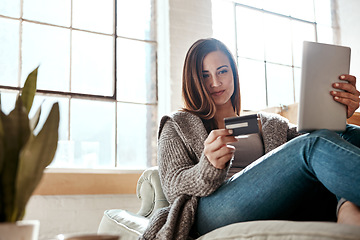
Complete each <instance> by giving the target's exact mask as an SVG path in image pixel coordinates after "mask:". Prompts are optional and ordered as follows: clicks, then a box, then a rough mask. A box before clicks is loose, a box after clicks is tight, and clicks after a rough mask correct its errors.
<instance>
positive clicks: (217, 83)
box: [210, 76, 222, 88]
mask: <svg viewBox="0 0 360 240" xmlns="http://www.w3.org/2000/svg"><path fill="white" fill-rule="evenodd" d="M221 85H222V82H221V81H220V79H219V78H218V77H217V76H215V77H213V78H212V81H211V84H210V87H213V88H214V87H220V86H221Z"/></svg>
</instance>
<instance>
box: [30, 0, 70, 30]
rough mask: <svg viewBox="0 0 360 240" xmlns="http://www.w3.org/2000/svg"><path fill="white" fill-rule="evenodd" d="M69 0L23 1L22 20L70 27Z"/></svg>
mask: <svg viewBox="0 0 360 240" xmlns="http://www.w3.org/2000/svg"><path fill="white" fill-rule="evenodd" d="M70 14H71V0H51V1H49V0H24V16H23V17H24V18H25V19H29V20H34V21H40V22H44V23H50V24H55V25H60V26H66V27H70V19H71V16H70Z"/></svg>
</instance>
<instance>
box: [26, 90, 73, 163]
mask: <svg viewBox="0 0 360 240" xmlns="http://www.w3.org/2000/svg"><path fill="white" fill-rule="evenodd" d="M55 102H58V103H59V111H60V122H59V141H58V146H57V149H56V154H55V156H54V159H53V161H52V163H51V165H50V166H51V167H69V163H70V162H69V157H66V158H65V155H64V151H65V149H64V147H65V146H64V144H62V143H64V142H68V137H69V134H68V133H69V131H68V129H69V100H68V99H67V98H57V97H48V96H41V95H36V96H35V98H34V102H33V106H32V108H31V111H30V114H29V116H30V117H31V118H32V117H33V116H34V114H35V113H36V111H37V110H38V108H39V107H40V105H41V115H40V121H39V123H38V126H37V127H36V129H35V131H34V133H35V134H38V133H39V131H40V130H41V129H42V127H43V125H44V123H45V121H46V119H47V118H48V115H49V113H50V110H51V107H52V105H53V104H54V103H55ZM72 155H73V154H72ZM72 158H73V156H72Z"/></svg>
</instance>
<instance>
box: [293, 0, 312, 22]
mask: <svg viewBox="0 0 360 240" xmlns="http://www.w3.org/2000/svg"><path fill="white" fill-rule="evenodd" d="M288 2H290V6H291V13H290V15H291V16H292V17H295V18H300V19H303V20H307V21H311V22H314V21H315V17H314V1H313V0H301V1H300V0H297V1H288Z"/></svg>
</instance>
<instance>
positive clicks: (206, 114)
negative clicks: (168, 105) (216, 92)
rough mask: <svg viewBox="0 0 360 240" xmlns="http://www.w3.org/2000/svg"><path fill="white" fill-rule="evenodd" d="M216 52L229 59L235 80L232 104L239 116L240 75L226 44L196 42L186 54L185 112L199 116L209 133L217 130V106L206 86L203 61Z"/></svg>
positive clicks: (184, 78)
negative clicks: (215, 118)
mask: <svg viewBox="0 0 360 240" xmlns="http://www.w3.org/2000/svg"><path fill="white" fill-rule="evenodd" d="M215 51H222V52H223V53H224V54H225V55H226V56H227V57H228V59H229V62H230V65H231V69H232V72H233V78H234V93H233V95H232V96H231V103H232V106H233V108H234V111H235V113H236V114H237V115H239V114H240V86H239V74H238V71H237V67H236V64H235V60H234V57H233V56H232V54H231V53H230V51H229V49H228V48H227V47H226V46H225V44H223V43H222V42H220V41H219V40H217V39H214V38H207V39H200V40H198V41H196V42H195V43H194V44H193V45H192V46H191V47H190V49H189V51H188V52H187V54H186V58H185V63H184V69H183V77H182V97H183V101H184V108H183V110H184V111H187V112H191V113H193V114H195V115H197V116H199V117H200V118H201V119H202V120H203V122H204V124H205V127H206V128H207V130H208V131H211V130H212V129H215V128H217V125H216V121H215V120H214V116H215V112H216V106H215V103H214V101H213V100H212V98H211V96H210V94H209V93H208V92H207V90H206V87H205V85H204V79H203V60H204V58H205V56H206V55H207V54H209V53H210V52H215Z"/></svg>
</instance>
